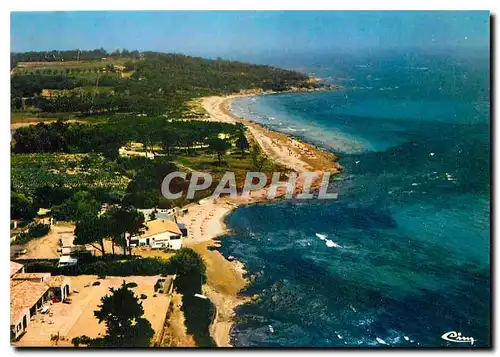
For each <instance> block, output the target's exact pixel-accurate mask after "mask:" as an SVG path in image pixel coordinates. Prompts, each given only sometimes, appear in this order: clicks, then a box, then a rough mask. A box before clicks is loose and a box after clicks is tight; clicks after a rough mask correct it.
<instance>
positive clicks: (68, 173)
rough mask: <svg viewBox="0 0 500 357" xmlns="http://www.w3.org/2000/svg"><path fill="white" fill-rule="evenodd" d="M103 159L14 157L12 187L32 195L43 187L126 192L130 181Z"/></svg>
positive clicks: (49, 155) (73, 156) (15, 155)
mask: <svg viewBox="0 0 500 357" xmlns="http://www.w3.org/2000/svg"><path fill="white" fill-rule="evenodd" d="M115 170H116V168H115V167H114V165H108V164H107V163H106V162H105V159H104V158H103V157H102V156H100V155H89V154H22V155H17V154H12V155H11V179H12V187H13V188H15V189H16V191H18V192H20V193H25V194H28V195H32V194H33V193H34V191H35V190H36V189H37V188H39V187H43V186H57V185H59V186H62V187H66V188H72V189H75V188H84V187H99V188H104V189H107V190H113V191H116V192H124V191H125V189H126V187H127V184H128V182H129V181H130V179H128V178H127V177H124V176H122V175H121V174H120V173H118V172H116V171H115Z"/></svg>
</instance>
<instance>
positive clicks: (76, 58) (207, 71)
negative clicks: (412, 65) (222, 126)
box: [11, 49, 318, 115]
mask: <svg viewBox="0 0 500 357" xmlns="http://www.w3.org/2000/svg"><path fill="white" fill-rule="evenodd" d="M11 64H12V66H13V71H12V73H13V74H12V83H11V85H12V91H11V92H12V105H13V108H14V109H23V107H25V106H26V105H28V106H32V108H33V107H35V108H37V109H38V110H40V111H41V112H50V113H54V112H80V113H82V114H91V113H99V112H121V113H135V112H145V111H146V112H147V111H149V112H151V113H152V114H162V113H167V114H168V113H170V114H172V115H178V114H179V113H181V112H182V110H183V109H185V108H184V104H185V102H186V101H188V100H189V99H192V98H195V97H200V96H204V95H217V94H229V93H235V92H239V91H241V90H246V89H258V88H261V89H263V90H274V91H283V90H288V89H290V88H292V87H299V88H300V87H307V88H310V87H314V86H318V83H314V82H312V81H310V80H309V78H308V77H307V76H306V75H305V74H303V73H300V72H296V71H290V70H285V69H280V68H276V67H271V66H264V65H254V64H248V63H243V62H237V61H227V60H223V59H216V60H211V59H205V58H200V57H191V56H185V55H181V54H171V53H158V52H139V51H127V50H123V51H115V52H112V53H108V52H106V51H105V50H103V49H97V50H93V51H79V50H71V51H51V52H25V53H11ZM103 87H106V90H102V88H103ZM81 88H86V89H85V90H81ZM92 88H95V90H94V91H93V90H92ZM47 89H48V90H53V91H50V92H47V91H44V90H47ZM42 93H44V94H43V95H41V94H42ZM47 93H54V94H53V95H49V96H47V95H46V94H47Z"/></svg>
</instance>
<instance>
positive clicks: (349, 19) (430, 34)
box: [11, 11, 489, 58]
mask: <svg viewBox="0 0 500 357" xmlns="http://www.w3.org/2000/svg"><path fill="white" fill-rule="evenodd" d="M488 46H489V13H488V12H484V11H482V12H477V11H475V12H457V11H453V12H452V11H449V12H319V11H299V12H255V11H252V12H242V11H225V12H224V11H211V12H201V11H200V12H175V11H162V12H150V11H133V12H132V11H130V12H31V13H30V12H24V13H22V12H16V13H12V15H11V50H12V51H14V52H23V51H32V50H36V51H43V50H52V49H56V50H64V49H76V48H80V49H94V48H100V47H103V48H105V49H107V50H114V49H117V48H120V49H121V48H127V49H130V50H132V49H138V50H154V51H163V52H180V53H186V54H192V55H200V56H209V57H214V56H221V57H224V56H226V57H227V56H230V57H233V58H235V57H236V58H238V57H241V58H245V57H247V56H255V55H258V54H263V55H266V56H269V55H272V54H274V53H276V54H280V55H283V54H284V53H285V54H286V53H297V52H301V51H312V52H316V51H318V52H319V51H323V50H346V51H353V52H354V51H364V50H366V49H369V48H383V49H404V48H425V49H433V48H436V49H441V50H442V49H444V48H467V47H488ZM231 54H232V55H231Z"/></svg>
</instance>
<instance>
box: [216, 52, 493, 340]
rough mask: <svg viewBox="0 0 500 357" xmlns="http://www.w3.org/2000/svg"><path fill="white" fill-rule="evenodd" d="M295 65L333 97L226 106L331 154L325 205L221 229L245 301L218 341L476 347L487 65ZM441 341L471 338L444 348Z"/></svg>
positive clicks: (483, 288) (282, 204) (250, 210)
mask: <svg viewBox="0 0 500 357" xmlns="http://www.w3.org/2000/svg"><path fill="white" fill-rule="evenodd" d="M297 67H299V66H297ZM300 69H301V70H302V71H304V72H305V73H308V74H311V75H315V76H319V77H322V78H324V79H325V80H326V82H327V83H331V84H339V85H341V86H342V88H341V89H338V90H334V91H322V92H311V93H294V94H277V95H262V96H255V97H245V98H241V99H238V100H236V101H234V102H233V104H232V107H231V110H232V111H233V112H234V113H235V114H236V115H238V116H240V117H245V118H248V119H250V120H252V121H255V122H258V123H261V124H263V125H265V126H267V127H269V128H272V129H274V130H278V131H282V132H284V133H287V134H289V135H291V136H294V137H297V138H300V139H302V140H304V141H307V142H309V143H312V144H314V145H316V146H318V147H321V148H324V149H325V150H328V151H331V152H333V153H335V154H336V155H338V157H339V158H340V164H341V165H342V166H343V168H344V170H343V172H342V173H341V174H340V175H337V176H335V177H334V178H333V179H332V181H331V184H330V190H329V191H336V192H338V194H339V196H338V199H336V200H319V199H313V200H307V201H305V200H293V199H290V200H283V201H276V202H267V203H263V204H256V205H251V206H246V207H241V208H238V209H237V210H235V211H234V212H233V213H232V214H231V215H229V216H228V217H227V218H226V223H227V225H228V226H229V228H230V233H229V234H227V235H226V236H224V237H223V238H222V247H221V248H220V250H221V252H222V253H223V254H224V255H225V256H230V255H232V256H234V257H236V259H238V260H239V261H241V262H242V263H244V265H245V267H246V270H247V271H248V276H249V278H250V279H251V283H250V285H249V286H248V288H247V289H246V290H245V291H243V292H242V293H243V294H245V295H248V296H253V295H255V294H257V295H258V297H259V298H258V299H257V300H256V301H254V302H252V303H248V304H244V305H241V306H239V307H238V308H237V310H236V323H235V324H234V326H233V328H232V331H231V343H232V344H233V345H234V346H236V347H337V348H338V347H351V348H352V347H374V348H377V347H406V348H411V347H416V348H418V347H452V348H453V347H457V348H458V347H462V348H476V347H486V346H490V345H491V340H490V339H491V336H490V327H491V326H490V323H491V320H490V317H491V309H490V302H491V300H490V299H491V296H490V293H491V290H490V288H491V286H490V284H491V281H490V278H491V276H490V249H491V246H490V238H491V237H490V209H491V207H490V206H491V202H490V198H491V197H490V195H491V188H490V178H491V170H490V168H491V167H490V158H491V156H490V155H491V152H490V149H491V146H490V145H491V143H490V129H491V126H490V88H489V55H488V54H485V56H479V55H477V54H474V55H472V54H470V55H457V56H455V57H453V56H452V55H449V54H440V55H436V56H433V55H429V54H423V55H415V54H412V55H411V56H406V55H405V56H396V55H386V56H381V57H378V58H375V59H374V58H371V57H369V58H350V59H349V60H347V61H340V60H339V59H338V58H335V56H332V58H324V59H322V61H318V62H317V63H309V64H304V65H302V66H300ZM331 242H334V243H335V244H332V243H331ZM452 331H454V332H456V333H457V334H461V336H462V337H472V338H473V343H471V341H470V340H468V341H467V342H454V341H448V340H446V339H443V338H442V336H443V335H444V334H446V333H449V332H452Z"/></svg>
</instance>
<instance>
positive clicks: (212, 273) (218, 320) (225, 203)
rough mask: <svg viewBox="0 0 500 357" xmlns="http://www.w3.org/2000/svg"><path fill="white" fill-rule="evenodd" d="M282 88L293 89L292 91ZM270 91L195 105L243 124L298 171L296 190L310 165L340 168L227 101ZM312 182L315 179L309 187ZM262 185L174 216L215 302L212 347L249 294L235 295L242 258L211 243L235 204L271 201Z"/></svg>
mask: <svg viewBox="0 0 500 357" xmlns="http://www.w3.org/2000/svg"><path fill="white" fill-rule="evenodd" d="M332 89H333V88H332ZM320 90H326V89H316V90H302V91H300V92H311V91H320ZM283 93H295V91H287V92H283ZM270 94H275V93H264V92H259V91H247V92H243V93H241V94H235V95H229V96H224V97H223V96H212V97H202V98H200V99H201V105H202V106H203V108H204V109H205V111H206V112H207V113H208V114H209V116H210V117H209V118H207V119H204V120H208V121H218V122H226V123H232V124H234V123H242V124H244V125H245V127H246V128H247V129H248V133H249V135H251V136H252V137H253V138H252V139H253V140H254V141H255V142H256V143H257V144H258V145H259V146H260V147H261V150H262V152H263V153H265V154H266V155H267V156H268V157H269V158H270V159H271V160H273V161H275V162H277V163H279V164H281V165H282V166H284V167H286V168H287V169H289V170H290V171H295V172H296V173H297V174H298V180H297V183H298V184H297V185H296V190H297V191H300V190H301V188H302V185H303V180H304V177H303V175H302V174H303V173H304V172H307V171H314V172H316V173H317V174H318V175H319V174H321V173H323V172H326V171H329V172H332V173H334V174H338V173H340V172H341V171H342V167H341V166H340V165H339V164H338V163H337V160H338V157H337V156H335V155H333V154H331V153H329V152H327V151H325V150H322V149H320V148H317V147H315V146H314V145H311V144H308V143H304V142H302V141H301V140H298V139H296V138H293V137H291V136H289V135H287V134H285V133H281V132H277V131H273V130H270V129H268V128H266V127H264V126H263V125H260V124H258V123H255V122H252V121H250V120H248V119H244V118H238V117H237V116H236V115H234V114H233V113H232V112H231V111H230V108H229V107H230V105H231V103H232V101H233V100H234V99H236V98H240V97H247V96H254V95H270ZM318 183H319V182H316V183H315V185H313V188H314V187H315V186H317V184H318ZM267 189H268V186H266V187H264V188H262V189H260V190H257V191H252V192H251V193H250V197H248V198H241V197H238V199H231V198H226V197H224V198H219V199H217V200H216V202H212V201H211V200H210V199H205V200H201V202H200V203H192V204H189V205H187V206H185V208H188V213H187V214H186V215H185V216H183V217H181V218H180V221H181V222H182V223H184V224H186V226H187V227H188V237H187V239H185V241H184V242H185V246H186V247H189V248H192V249H194V250H195V251H197V252H198V253H199V254H200V255H201V256H202V257H203V259H204V261H205V263H206V265H207V282H206V284H205V285H204V286H203V292H204V294H205V295H206V296H207V297H208V298H209V299H210V301H211V302H212V303H213V304H214V305H215V308H216V315H215V318H214V320H213V321H212V323H211V325H210V328H209V329H210V335H211V336H212V338H213V339H214V341H215V343H216V344H217V346H218V347H232V346H231V344H230V342H231V341H230V339H231V336H230V333H231V328H232V326H233V324H234V315H235V309H236V308H237V307H238V306H240V305H242V304H244V303H246V302H249V301H251V298H250V297H246V296H242V295H241V292H242V291H243V290H244V289H245V288H246V287H247V286H248V284H249V280H248V278H246V277H245V275H246V274H247V271H246V270H245V266H244V264H243V263H241V262H239V261H237V260H232V261H229V260H227V259H226V258H225V257H224V256H223V255H222V253H220V252H219V251H218V250H217V249H216V248H219V247H220V246H221V243H220V240H219V239H218V238H219V237H221V236H222V235H224V234H227V233H229V229H228V227H227V225H226V224H225V222H224V221H225V218H226V217H227V216H228V215H229V214H230V213H232V212H233V211H234V210H235V209H236V208H239V207H241V206H244V205H249V204H255V203H261V202H270V201H273V200H269V199H268V198H267ZM284 194H285V190H284V188H283V189H282V190H280V189H278V197H279V196H280V195H284ZM214 248H215V249H214Z"/></svg>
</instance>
